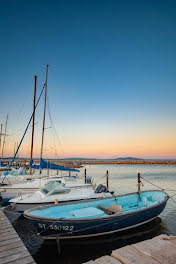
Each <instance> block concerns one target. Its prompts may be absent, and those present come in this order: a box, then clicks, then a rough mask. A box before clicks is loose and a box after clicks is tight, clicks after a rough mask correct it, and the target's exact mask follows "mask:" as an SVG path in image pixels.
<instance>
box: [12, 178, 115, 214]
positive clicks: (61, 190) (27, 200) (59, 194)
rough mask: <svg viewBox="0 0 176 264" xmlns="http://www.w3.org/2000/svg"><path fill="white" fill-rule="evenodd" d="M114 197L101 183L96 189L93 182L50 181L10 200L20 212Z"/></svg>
mask: <svg viewBox="0 0 176 264" xmlns="http://www.w3.org/2000/svg"><path fill="white" fill-rule="evenodd" d="M108 197H112V193H111V192H108V190H107V188H106V187H105V186H103V185H99V186H98V187H97V188H96V189H94V187H93V186H92V185H91V184H82V186H80V185H78V183H70V184H68V183H66V184H65V185H64V184H60V183H52V182H50V183H48V184H46V185H45V186H44V187H43V188H41V189H40V190H39V191H37V192H35V193H34V194H32V195H27V194H26V195H22V196H20V197H17V198H14V199H11V200H10V201H9V202H10V204H11V205H13V208H15V209H16V211H18V212H24V211H25V210H28V209H31V208H34V207H36V206H41V205H42V206H43V205H52V204H54V203H58V204H60V203H64V202H72V201H81V200H91V199H99V198H108Z"/></svg>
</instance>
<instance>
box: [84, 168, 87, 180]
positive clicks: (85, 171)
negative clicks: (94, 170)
mask: <svg viewBox="0 0 176 264" xmlns="http://www.w3.org/2000/svg"><path fill="white" fill-rule="evenodd" d="M86 178H87V170H86V169H85V170H84V183H86Z"/></svg>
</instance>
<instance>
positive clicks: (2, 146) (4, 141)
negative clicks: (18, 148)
mask: <svg viewBox="0 0 176 264" xmlns="http://www.w3.org/2000/svg"><path fill="white" fill-rule="evenodd" d="M7 121H8V114H7V118H6V123H5V133H4V141H3V145H2V155H1V158H3V155H4V146H5V137H6V132H7Z"/></svg>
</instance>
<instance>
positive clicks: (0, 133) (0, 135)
mask: <svg viewBox="0 0 176 264" xmlns="http://www.w3.org/2000/svg"><path fill="white" fill-rule="evenodd" d="M2 126H3V124H1V132H0V151H1V137H2Z"/></svg>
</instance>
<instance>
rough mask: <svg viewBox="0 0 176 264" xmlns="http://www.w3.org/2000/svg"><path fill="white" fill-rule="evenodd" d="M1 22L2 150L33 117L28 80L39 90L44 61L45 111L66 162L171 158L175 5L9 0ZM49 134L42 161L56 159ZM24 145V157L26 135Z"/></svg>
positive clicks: (173, 153) (174, 127) (174, 142)
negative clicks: (78, 158) (5, 128)
mask: <svg viewBox="0 0 176 264" xmlns="http://www.w3.org/2000/svg"><path fill="white" fill-rule="evenodd" d="M0 23H1V27H0V34H1V42H0V57H1V64H0V79H1V82H0V91H1V97H0V102H1V110H0V122H1V123H4V122H5V116H6V114H7V113H9V124H8V131H9V137H8V140H7V143H6V154H10V153H11V152H12V149H13V148H12V145H13V144H14V142H15V141H18V142H19V140H20V136H21V135H22V133H23V131H24V129H25V125H26V124H27V121H28V119H29V118H30V114H31V112H32V97H33V79H34V77H33V76H34V75H35V74H37V75H38V94H39V90H40V89H41V88H42V85H43V83H44V80H45V65H46V64H47V63H48V64H50V68H49V78H48V98H49V104H50V110H51V114H52V119H53V122H54V124H55V128H56V130H57V134H58V137H59V138H60V141H61V144H62V149H63V151H64V153H65V154H64V155H65V156H66V157H67V156H83V157H90V156H92V157H109V158H111V157H116V156H129V155H136V156H140V157H173V158H176V150H175V147H176V139H175V132H176V125H175V116H176V108H175V99H176V89H175V84H176V75H175V69H176V49H175V47H176V33H175V28H176V3H175V1H171V0H169V1H155V0H153V1H115V0H114V1H111V0H110V1H97V0H94V1H91V0H89V1H87V0H85V1H67V0H66V1H49V2H48V1H18V0H16V1H8V0H6V1H1V9H0ZM42 104H43V102H41V105H40V106H39V108H38V110H37V111H38V113H37V119H38V125H36V140H35V147H36V150H35V153H36V156H37V155H38V153H39V149H40V141H41V133H40V131H41V123H42V120H41V119H42V111H43V105H42ZM47 122H48V123H47V124H46V126H50V125H49V119H48V120H47ZM37 126H38V128H37ZM50 130H51V129H50ZM50 130H48V131H46V138H45V144H46V146H47V150H46V153H45V156H51V157H54V155H55V154H54V153H55V151H54V148H57V151H58V156H62V154H63V153H62V151H61V150H60V146H59V144H58V138H55V139H53V140H51V134H52V133H53V132H50ZM53 137H54V136H53ZM52 141H53V142H55V143H52V144H53V145H54V147H52V146H51V145H52V144H51V142H52ZM25 142H26V143H25ZM25 142H24V145H23V147H22V149H21V155H28V152H29V145H30V131H29V133H28V135H27V137H26V139H25Z"/></svg>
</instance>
